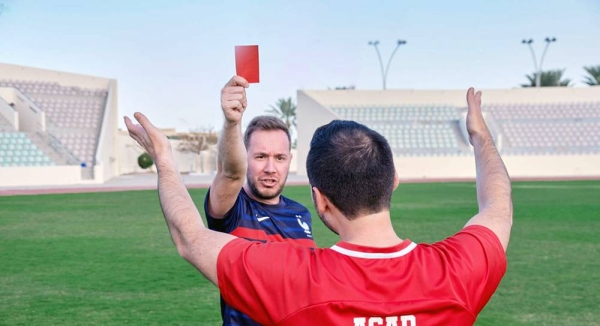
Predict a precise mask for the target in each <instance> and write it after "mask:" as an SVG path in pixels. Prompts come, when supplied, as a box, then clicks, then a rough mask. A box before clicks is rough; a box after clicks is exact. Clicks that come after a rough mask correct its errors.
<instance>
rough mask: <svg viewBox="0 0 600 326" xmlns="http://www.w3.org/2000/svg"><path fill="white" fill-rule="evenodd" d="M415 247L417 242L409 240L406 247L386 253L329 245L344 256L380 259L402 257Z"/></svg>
mask: <svg viewBox="0 0 600 326" xmlns="http://www.w3.org/2000/svg"><path fill="white" fill-rule="evenodd" d="M416 247H417V244H416V243H414V242H411V243H410V244H409V245H408V246H407V247H406V248H404V249H402V250H400V251H396V252H388V253H381V252H362V251H354V250H350V249H346V248H342V247H338V246H337V245H333V246H332V247H331V250H334V251H337V252H339V253H340V254H342V255H346V256H350V257H356V258H367V259H382V258H398V257H402V256H404V255H406V254H408V253H409V252H411V251H412V250H413V249H415V248H416Z"/></svg>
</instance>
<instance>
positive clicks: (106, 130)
mask: <svg viewBox="0 0 600 326" xmlns="http://www.w3.org/2000/svg"><path fill="white" fill-rule="evenodd" d="M118 119H119V107H118V102H117V81H116V80H111V81H110V83H109V87H108V95H107V98H106V107H105V110H104V116H103V118H102V129H101V130H100V135H99V137H98V148H97V149H96V165H95V166H94V180H95V181H96V182H100V183H102V182H105V181H107V180H109V179H111V178H113V177H115V176H117V175H119V137H118V129H119V120H118Z"/></svg>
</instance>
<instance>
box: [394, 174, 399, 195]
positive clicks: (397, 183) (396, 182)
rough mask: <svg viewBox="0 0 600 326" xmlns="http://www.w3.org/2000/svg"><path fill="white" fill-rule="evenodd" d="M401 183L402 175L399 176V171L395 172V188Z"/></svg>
mask: <svg viewBox="0 0 600 326" xmlns="http://www.w3.org/2000/svg"><path fill="white" fill-rule="evenodd" d="M399 184H400V177H399V176H398V171H396V172H394V190H396V188H398V185H399Z"/></svg>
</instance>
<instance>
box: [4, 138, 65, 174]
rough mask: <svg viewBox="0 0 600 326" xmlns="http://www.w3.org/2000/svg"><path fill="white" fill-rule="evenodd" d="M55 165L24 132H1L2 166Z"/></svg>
mask: <svg viewBox="0 0 600 326" xmlns="http://www.w3.org/2000/svg"><path fill="white" fill-rule="evenodd" d="M45 165H55V163H54V162H53V161H52V160H50V158H49V157H48V156H46V155H45V154H44V152H42V151H41V150H39V149H38V148H37V146H36V145H35V144H34V143H32V142H31V140H30V139H29V137H27V135H25V134H24V133H22V132H0V166H45Z"/></svg>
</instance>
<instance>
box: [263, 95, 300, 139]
mask: <svg viewBox="0 0 600 326" xmlns="http://www.w3.org/2000/svg"><path fill="white" fill-rule="evenodd" d="M266 112H267V113H270V114H273V115H276V116H277V117H279V119H281V120H283V122H285V125H286V126H287V127H288V129H290V131H291V129H292V127H294V128H295V127H296V104H295V103H294V102H292V98H291V97H288V98H287V99H285V98H280V99H279V100H278V101H277V103H275V105H271V109H270V110H267V111H266Z"/></svg>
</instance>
